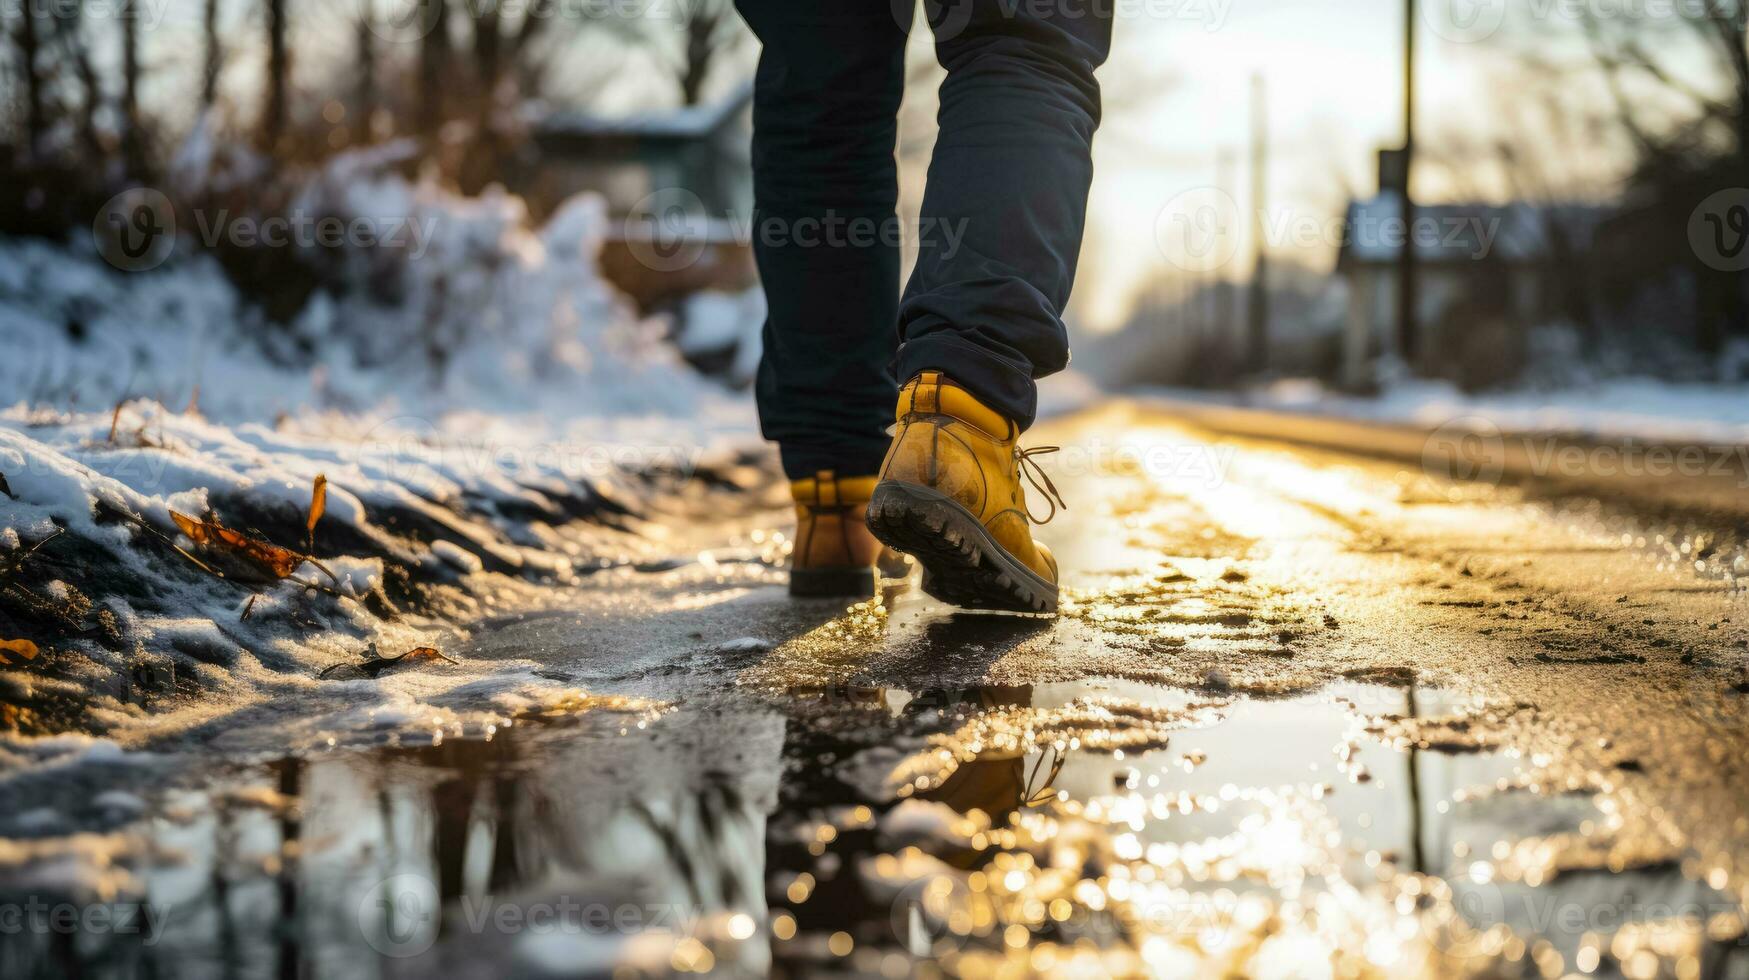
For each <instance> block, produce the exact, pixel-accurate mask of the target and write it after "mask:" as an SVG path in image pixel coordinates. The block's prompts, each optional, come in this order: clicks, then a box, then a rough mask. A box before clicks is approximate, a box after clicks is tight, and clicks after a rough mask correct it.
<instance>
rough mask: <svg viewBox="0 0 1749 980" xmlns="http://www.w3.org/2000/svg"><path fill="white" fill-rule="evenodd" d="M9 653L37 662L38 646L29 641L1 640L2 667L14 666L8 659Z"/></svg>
mask: <svg viewBox="0 0 1749 980" xmlns="http://www.w3.org/2000/svg"><path fill="white" fill-rule="evenodd" d="M9 653H10V654H12V655H13V656H16V657H21V658H23V659H25V660H35V659H36V655H37V648H36V644H35V643H32V642H30V641H29V640H0V667H10V666H11V665H12V661H10V660H8V659H6V655H7V654H9Z"/></svg>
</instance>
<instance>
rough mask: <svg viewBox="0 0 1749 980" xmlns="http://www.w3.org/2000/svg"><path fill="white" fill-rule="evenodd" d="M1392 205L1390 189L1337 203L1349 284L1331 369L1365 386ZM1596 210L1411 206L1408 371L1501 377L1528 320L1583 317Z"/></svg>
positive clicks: (1518, 358) (1386, 348) (1471, 378)
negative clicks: (1412, 360) (1412, 319)
mask: <svg viewBox="0 0 1749 980" xmlns="http://www.w3.org/2000/svg"><path fill="white" fill-rule="evenodd" d="M1381 176H1382V177H1388V175H1384V174H1381ZM1388 186H1389V184H1388V183H1387V182H1385V181H1384V180H1381V187H1388ZM1402 212H1403V208H1402V200H1401V196H1400V195H1399V194H1398V193H1397V192H1396V191H1394V190H1381V192H1380V193H1379V194H1377V195H1376V196H1374V197H1373V198H1372V199H1370V200H1365V201H1354V202H1351V203H1350V204H1349V206H1348V210H1347V215H1346V218H1345V221H1346V226H1345V234H1344V237H1343V243H1342V247H1341V250H1340V252H1339V253H1338V257H1337V273H1338V275H1340V276H1341V277H1342V278H1343V280H1344V281H1345V283H1346V285H1347V287H1348V315H1347V322H1346V326H1345V329H1344V331H1343V340H1342V372H1341V373H1342V382H1343V383H1344V384H1345V385H1346V386H1348V387H1351V388H1356V389H1363V388H1366V387H1368V386H1369V385H1370V384H1371V383H1372V382H1373V380H1374V378H1375V374H1376V371H1375V365H1376V363H1377V361H1378V360H1379V358H1380V357H1382V356H1384V355H1387V354H1391V353H1393V352H1394V350H1395V347H1396V336H1397V317H1398V311H1397V291H1398V286H1399V280H1398V261H1399V258H1400V256H1401V254H1402V249H1403V246H1404V238H1405V234H1404V232H1405V229H1404V225H1403V217H1402ZM1603 215H1604V211H1603V210H1602V209H1598V208H1593V207H1588V206H1579V205H1533V204H1527V203H1523V202H1517V203H1511V204H1506V205H1492V204H1461V203H1460V204H1442V205H1437V206H1427V205H1420V206H1417V207H1416V209H1415V234H1414V242H1415V255H1416V258H1417V266H1418V274H1417V303H1416V328H1417V331H1418V342H1417V349H1418V350H1419V351H1420V356H1419V357H1418V358H1417V361H1418V363H1416V364H1415V365H1412V367H1413V368H1414V369H1415V370H1416V373H1417V374H1420V375H1422V376H1425V377H1435V378H1444V379H1446V380H1450V381H1453V382H1456V383H1458V384H1460V385H1462V386H1464V387H1468V388H1479V387H1485V386H1487V385H1490V384H1497V383H1501V382H1505V381H1510V380H1512V378H1513V377H1514V376H1515V375H1516V374H1517V372H1518V371H1519V370H1520V369H1522V366H1523V363H1524V360H1525V356H1526V345H1527V343H1528V339H1529V334H1530V331H1531V330H1532V329H1533V328H1535V327H1538V326H1543V325H1547V324H1555V323H1571V322H1573V321H1575V320H1577V319H1580V318H1582V317H1583V316H1584V311H1583V310H1582V309H1579V308H1578V306H1579V305H1581V304H1582V302H1583V300H1582V297H1583V296H1584V295H1585V293H1586V291H1587V289H1588V288H1589V286H1590V284H1589V283H1588V282H1587V281H1586V280H1587V279H1588V278H1589V273H1588V272H1587V271H1586V270H1587V268H1588V264H1587V262H1586V261H1585V257H1586V255H1587V254H1588V253H1589V251H1590V248H1591V242H1592V239H1593V237H1594V235H1595V231H1596V228H1597V226H1598V224H1599V222H1600V221H1601V219H1602V217H1603Z"/></svg>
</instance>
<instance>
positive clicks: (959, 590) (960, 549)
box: [868, 483, 1057, 613]
mask: <svg viewBox="0 0 1749 980" xmlns="http://www.w3.org/2000/svg"><path fill="white" fill-rule="evenodd" d="M868 529H869V531H871V532H873V534H874V536H875V537H876V538H879V539H880V541H881V543H882V544H885V545H886V546H888V547H890V548H892V549H894V550H895V551H902V552H904V553H906V554H908V555H910V556H912V557H913V558H915V559H917V561H918V563H919V564H921V565H922V566H923V591H924V592H927V593H929V594H930V595H932V596H934V597H935V598H937V599H940V600H941V601H943V602H948V603H952V604H953V605H956V606H963V607H965V608H967V609H1002V610H1007V611H1009V612H1028V613H1054V612H1056V611H1057V587H1056V585H1055V584H1053V583H1051V582H1048V581H1046V580H1045V579H1044V578H1042V577H1040V576H1039V574H1038V573H1037V572H1034V571H1033V570H1032V569H1030V568H1027V567H1026V566H1025V565H1023V564H1021V563H1020V560H1019V559H1017V558H1015V557H1014V556H1013V555H1011V554H1009V553H1008V549H1006V548H1004V547H1002V546H1001V545H1000V544H998V543H997V542H996V539H995V538H993V537H991V536H990V532H989V531H987V530H985V529H984V525H983V524H981V523H979V521H978V518H977V517H976V515H974V514H973V513H972V512H971V511H969V510H967V509H966V508H965V507H964V506H963V505H961V504H960V503H959V501H957V500H954V499H952V498H951V497H948V496H946V495H944V494H941V493H939V492H937V491H934V490H930V489H929V488H927V487H918V486H912V485H910V484H907V483H883V484H881V485H880V486H877V487H875V491H874V496H873V498H872V499H870V500H869V503H868Z"/></svg>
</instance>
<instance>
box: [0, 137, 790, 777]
mask: <svg viewBox="0 0 1749 980" xmlns="http://www.w3.org/2000/svg"><path fill="white" fill-rule="evenodd" d="M299 207H301V208H306V209H308V210H309V211H311V212H312V213H322V214H338V215H344V216H351V217H354V218H357V217H363V218H365V219H366V220H373V219H374V220H382V221H386V220H389V219H391V217H393V218H395V219H396V220H409V221H412V222H415V223H418V224H419V225H420V226H421V227H423V228H426V229H428V230H429V239H428V240H427V241H425V242H424V243H423V246H422V249H421V250H420V251H419V253H418V254H411V253H407V252H404V251H403V252H400V253H397V252H395V251H394V250H392V249H382V248H379V249H376V250H374V251H371V252H369V253H362V254H348V253H344V252H343V253H341V254H340V255H339V256H338V257H337V259H331V260H334V261H340V262H343V263H350V267H344V268H341V269H339V271H338V275H337V276H336V275H333V274H332V273H333V271H334V270H330V273H331V275H330V280H331V281H332V280H335V279H337V280H338V281H340V282H341V283H343V284H346V283H352V284H355V285H356V288H339V289H323V290H318V291H317V292H315V293H314V294H313V295H312V296H311V298H310V299H309V300H308V302H307V303H306V304H305V305H304V307H303V309H302V311H301V312H300V313H298V314H297V315H296V316H295V317H294V318H292V319H291V321H290V322H289V323H274V322H270V321H269V320H267V319H266V318H265V317H264V316H263V315H262V314H261V313H260V312H259V311H258V310H256V309H255V308H254V307H252V306H251V305H250V304H249V303H247V302H246V301H245V300H244V298H243V297H241V296H240V295H239V294H238V292H237V290H236V289H235V288H233V286H232V285H231V283H230V281H229V280H228V279H227V278H226V276H225V274H224V273H223V271H222V270H221V269H220V268H219V266H218V265H217V263H216V262H215V261H213V260H212V259H211V258H208V257H206V256H205V255H201V254H194V253H193V250H192V249H186V250H179V254H178V255H176V256H175V257H173V258H172V260H171V261H170V262H169V263H168V264H166V265H165V266H163V267H162V268H159V269H156V270H153V271H151V272H144V273H133V274H130V273H126V272H122V271H118V270H117V269H114V268H111V267H110V266H108V265H106V264H104V263H103V262H102V261H101V260H100V259H98V258H97V257H96V256H95V255H92V254H90V250H89V248H87V247H82V243H79V242H75V243H71V244H69V245H66V246H59V245H55V244H53V243H47V242H42V241H23V240H0V392H4V393H5V396H4V399H3V401H0V478H3V480H4V484H3V486H0V489H3V491H4V492H3V493H0V640H15V639H16V640H28V641H30V642H32V643H34V644H35V645H36V646H37V647H38V650H39V652H38V655H37V656H36V657H35V658H34V659H33V660H32V661H31V662H30V663H28V664H27V665H26V667H25V669H22V670H18V669H15V670H10V671H5V672H3V673H0V703H3V704H5V705H6V706H7V707H8V716H7V717H6V718H4V719H0V722H3V723H0V780H4V779H6V778H7V775H6V774H7V771H8V770H9V769H13V768H14V767H15V766H16V765H25V766H28V765H29V764H30V763H31V762H32V761H33V760H35V758H36V753H35V752H34V751H33V750H29V749H28V748H27V746H29V745H30V744H32V743H31V742H30V741H29V740H28V739H25V738H23V737H22V736H19V735H7V734H4V733H5V732H6V731H7V730H8V729H11V730H14V731H21V732H43V731H53V730H58V729H62V728H65V727H68V726H69V725H77V726H79V727H81V728H84V729H86V730H88V731H92V732H95V733H98V734H101V735H106V736H109V737H112V738H115V739H118V740H120V741H121V742H122V743H123V744H131V743H141V742H145V741H149V740H150V738H152V737H154V736H157V735H162V734H163V733H165V732H166V731H173V730H176V729H178V728H182V729H187V728H191V727H193V726H198V725H199V724H200V723H202V722H203V721H207V720H210V719H212V718H213V717H215V714H216V713H217V712H220V711H235V710H241V709H246V708H247V707H248V706H250V705H259V704H261V703H264V702H267V701H274V700H279V699H281V698H284V697H287V696H294V695H296V694H297V693H298V692H299V691H300V690H302V691H305V692H306V693H307V692H308V691H310V690H315V689H318V688H323V686H324V685H327V688H323V689H332V685H336V684H339V685H344V686H346V687H347V688H348V689H349V690H350V691H351V696H349V698H348V705H347V710H346V712H344V713H343V714H342V715H340V716H337V717H335V718H333V719H330V722H328V723H324V725H327V726H328V727H325V728H323V729H322V730H323V731H324V732H326V733H327V734H325V735H324V736H323V737H336V736H335V735H334V732H336V731H338V732H340V733H341V736H340V737H344V730H345V729H346V728H348V727H358V728H364V729H378V728H382V727H385V726H388V727H393V726H395V725H403V724H411V725H417V726H422V727H425V728H428V729H429V728H430V727H431V726H432V725H433V724H434V723H435V724H436V725H438V726H439V727H441V726H442V725H444V724H462V723H463V722H462V720H460V719H459V718H458V716H455V715H454V713H453V712H446V711H438V710H436V709H433V708H432V707H431V703H432V698H433V697H434V696H435V695H437V694H438V693H440V692H444V691H453V690H457V689H461V688H464V687H467V686H469V685H473V688H472V689H473V690H474V691H475V694H476V697H474V698H473V701H474V703H475V705H476V706H477V707H478V708H480V709H481V710H482V711H484V712H485V714H483V715H479V716H478V717H473V716H470V718H471V719H472V721H475V722H479V723H482V724H490V723H491V719H492V717H493V712H496V711H499V710H507V709H513V708H514V707H515V706H516V705H520V704H525V703H529V702H538V701H541V700H542V699H550V698H562V697H566V696H572V695H573V694H574V693H575V692H567V691H565V690H564V688H563V686H562V685H555V684H552V683H550V682H545V681H541V680H540V679H538V678H536V677H535V676H534V675H533V670H534V668H535V666H537V665H533V664H529V663H509V664H507V663H497V664H493V665H491V666H490V667H480V668H474V667H472V666H471V665H455V664H448V663H444V662H443V661H441V660H437V659H435V658H431V657H422V658H414V659H415V660H422V661H423V662H422V663H421V664H420V667H419V669H409V670H396V671H385V672H383V673H382V674H381V675H380V676H378V677H376V678H375V679H372V677H370V676H368V675H367V674H366V673H365V672H360V671H358V670H356V668H355V667H353V666H344V667H342V668H341V669H340V670H339V671H338V672H330V673H328V674H327V675H325V676H324V675H323V671H324V670H325V669H327V668H328V667H331V666H333V665H335V664H343V665H356V664H359V663H361V662H364V661H367V660H368V659H369V658H370V657H373V656H381V657H393V656H397V655H400V654H403V653H407V652H409V651H413V650H417V649H420V648H424V647H432V648H438V649H439V650H440V652H441V649H442V648H443V647H445V646H446V645H447V642H448V640H449V639H451V638H453V637H454V636H455V632H456V630H458V629H460V628H463V625H462V624H465V623H466V622H467V621H469V620H470V619H471V618H474V617H477V616H478V615H481V614H484V613H487V612H494V611H503V610H508V609H513V608H517V607H518V606H522V607H527V606H530V605H534V604H538V603H540V602H542V601H548V602H550V601H551V591H550V590H552V589H554V588H563V587H566V586H568V585H574V584H575V583H577V582H578V581H580V579H581V578H582V577H585V576H588V575H590V574H591V573H593V572H594V571H596V570H598V569H600V568H603V567H607V566H612V565H615V564H617V563H625V562H637V561H648V560H651V559H652V557H654V556H653V555H652V554H651V553H650V550H649V549H651V548H662V547H666V545H664V544H662V543H661V541H660V539H659V538H658V537H655V536H643V535H639V534H637V533H635V529H633V530H628V526H630V525H636V524H637V523H638V522H639V520H640V518H641V517H642V516H643V515H642V514H641V513H640V510H641V508H642V505H643V503H644V502H645V501H646V500H647V498H648V496H649V494H650V488H651V485H652V484H651V483H650V481H651V480H652V479H654V478H657V477H659V478H661V479H664V480H666V481H667V483H666V484H665V485H666V486H670V487H673V486H678V485H680V483H681V480H679V479H676V478H683V477H684V476H686V475H687V474H689V473H690V472H692V471H693V470H694V469H695V468H696V467H699V466H701V465H706V466H715V465H726V463H725V461H733V460H734V459H736V458H737V456H738V454H740V453H741V452H743V451H744V449H745V447H747V446H749V445H751V444H752V443H754V442H756V440H757V436H756V434H755V426H754V421H753V417H752V409H751V404H750V400H748V399H746V398H745V397H744V396H741V395H737V394H734V393H731V392H729V391H728V390H727V389H725V388H723V387H722V386H720V385H718V384H716V383H715V382H712V381H710V380H708V379H705V378H703V377H701V376H699V375H698V374H697V372H695V371H693V370H692V369H691V368H689V367H688V366H686V365H685V364H684V363H683V361H682V360H681V358H680V357H679V355H678V354H677V353H676V352H675V350H674V349H673V347H672V346H671V345H669V344H668V343H667V342H666V341H665V340H664V339H663V337H664V335H665V332H666V328H665V325H664V324H662V323H660V322H652V321H644V320H641V319H640V318H639V317H637V316H636V315H635V314H634V313H633V312H632V310H631V307H630V306H629V305H628V304H627V303H626V302H625V301H624V300H623V299H622V298H621V297H620V296H619V295H618V294H617V293H616V292H615V291H614V290H613V289H612V288H611V287H610V286H608V285H607V284H606V283H605V282H603V281H602V279H601V278H600V276H599V274H598V272H597V269H596V264H595V255H596V249H597V248H598V246H599V243H600V240H601V236H602V234H603V232H604V231H605V229H606V220H607V219H606V216H605V214H604V210H603V207H602V205H601V203H600V201H599V200H597V199H595V198H593V197H589V196H584V197H579V198H577V199H576V200H573V201H572V202H570V203H569V204H568V205H566V206H565V207H564V208H562V209H561V210H560V211H559V212H558V213H557V214H556V215H555V216H554V217H553V218H552V220H551V221H549V222H548V223H547V224H546V225H545V226H544V227H539V228H536V227H532V226H531V225H530V223H529V222H528V220H527V217H526V213H525V211H524V209H523V206H522V203H521V202H520V201H519V200H517V199H515V198H513V197H508V196H504V195H496V196H494V195H488V196H486V197H482V198H477V199H458V198H455V197H453V196H451V195H449V194H446V193H444V192H442V191H440V190H437V189H435V188H432V187H427V186H420V185H413V184H409V183H407V182H405V181H403V180H401V179H400V178H399V177H395V176H392V175H384V174H381V173H378V172H376V171H374V170H371V169H370V168H368V167H366V166H363V165H358V166H352V167H350V168H349V167H348V166H347V165H346V162H345V161H342V163H340V164H338V165H336V166H335V167H333V168H330V170H328V171H327V172H325V173H322V174H318V175H316V176H315V177H314V178H313V179H312V180H311V181H310V182H309V184H308V186H306V187H305V188H304V190H303V193H302V196H301V198H300V204H299ZM652 474H655V475H656V477H652ZM319 478H320V479H321V480H322V481H323V483H324V494H325V502H324V507H323V513H322V514H321V515H320V517H319V519H318V520H316V521H315V523H314V531H313V532H311V531H310V530H309V527H308V525H309V521H310V514H311V509H312V506H313V499H314V496H315V487H316V484H317V482H318V479H319ZM173 515H182V517H183V518H185V519H193V520H194V521H196V522H207V521H210V522H214V523H221V522H222V524H223V525H224V526H225V527H227V528H230V529H233V530H235V531H237V532H240V533H241V534H242V535H244V539H236V540H233V541H232V542H231V543H229V544H227V543H225V542H224V541H222V540H215V539H216V538H217V537H219V533H218V532H216V531H209V530H208V529H207V528H206V526H205V525H203V524H195V525H190V524H188V523H186V521H184V522H183V523H180V524H179V521H178V518H177V517H176V516H173ZM603 515H608V516H611V517H612V518H613V519H612V520H600V521H597V520H593V519H594V518H597V517H600V516H603ZM191 526H192V527H193V528H194V530H193V532H192V533H191V532H190V527H191ZM646 537H647V538H648V539H647V540H646ZM239 540H240V541H242V543H241V544H239ZM256 543H260V544H261V545H270V546H272V547H273V548H278V549H288V552H289V554H290V555H291V557H290V558H288V559H286V561H289V562H290V564H291V568H290V571H289V574H288V573H286V568H284V567H280V568H273V567H271V566H272V564H273V563H272V562H271V561H269V562H267V563H266V564H267V566H269V567H266V568H264V567H263V562H261V561H259V560H256V559H251V558H250V556H249V554H248V552H249V549H251V548H254V547H256V546H257V545H256ZM33 549H34V550H33ZM271 554H284V553H280V552H271ZM259 557H260V553H257V555H256V558H257V559H258V558H259ZM306 558H313V559H314V560H305V559H306ZM543 596H545V598H544V599H543ZM13 659H14V660H15V661H16V660H17V659H18V658H17V657H16V656H14V657H13ZM352 689H356V690H352ZM500 702H502V703H500ZM446 719H447V720H446ZM73 748H76V749H78V750H79V751H81V752H83V751H86V750H87V749H88V748H89V747H88V746H74V747H73Z"/></svg>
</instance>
